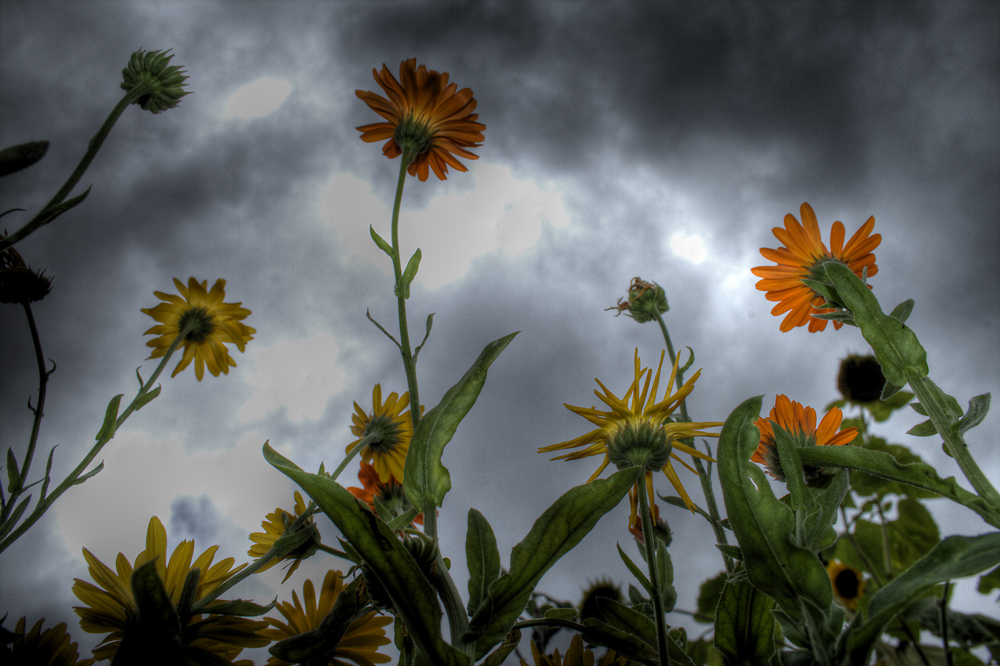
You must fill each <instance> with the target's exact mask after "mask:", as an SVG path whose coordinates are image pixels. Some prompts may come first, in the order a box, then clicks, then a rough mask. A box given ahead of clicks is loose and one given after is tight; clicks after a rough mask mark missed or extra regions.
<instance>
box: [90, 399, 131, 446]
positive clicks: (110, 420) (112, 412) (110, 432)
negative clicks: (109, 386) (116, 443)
mask: <svg viewBox="0 0 1000 666" xmlns="http://www.w3.org/2000/svg"><path fill="white" fill-rule="evenodd" d="M124 395H125V394H124V393H119V394H118V395H116V396H115V397H113V398H111V402H109V403H108V409H107V411H106V412H104V423H103V424H102V425H101V429H100V430H99V431H98V432H97V437H95V438H94V439H96V440H97V441H98V442H109V441H111V439H112V438H113V437H114V436H115V430H116V429H117V428H118V406H119V405H120V404H121V401H122V396H124Z"/></svg>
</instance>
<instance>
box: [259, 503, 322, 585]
mask: <svg viewBox="0 0 1000 666" xmlns="http://www.w3.org/2000/svg"><path fill="white" fill-rule="evenodd" d="M306 508H307V507H306V503H305V501H304V500H303V499H302V493H300V492H299V491H297V490H296V491H295V508H294V513H290V512H288V511H285V510H284V509H282V508H281V507H278V508H276V509H275V510H274V511H272V512H271V513H269V514H267V516H266V517H265V520H264V522H262V523H261V524H260V526H261V527H263V528H264V531H263V532H253V533H252V534H251V535H250V540H251V541H253V542H254V545H253V546H251V547H250V550H248V551H247V555H249V556H250V557H253V558H255V559H256V558H258V557H262V556H263V555H266V554H267V552H268V551H269V550H271V548H273V547H274V544H275V542H276V541H277V540H278V539H280V538H281V537H282V536H284V534H285V530H287V529H288V528H289V527H290V526H291V525H292V523H294V522H295V520H296V519H297V518H298V517H299V516H301V515H302V514H303V513H305V511H306ZM301 530H308V531H309V534H310V536H309V537H308V538H307V539H306V541H304V542H303V543H302V545H300V546H298V547H297V548H295V549H294V550H292V551H291V552H289V553H286V554H285V555H282V556H280V557H275V558H274V559H273V560H271V561H270V562H268V563H267V564H265V565H264V566H263V567H261V568H260V569H258V571H267V570H268V569H270V568H271V567H273V566H274V565H275V564H277V563H278V562H289V566H288V571H287V572H286V573H285V577H284V578H283V579H282V580H281V582H282V583H284V582H285V581H286V580H288V579H289V577H290V576H291V575H292V574H293V573H295V570H296V569H298V568H299V564H301V563H302V560H304V559H306V558H308V557H310V556H312V554H313V553H315V552H316V550H317V545H318V544H319V543H320V535H319V530H318V529H317V528H316V522H315V521H314V520H313V519H312V518H307V519H306V521H305V522H304V523H303V524H302V526H301V527H299V531H301Z"/></svg>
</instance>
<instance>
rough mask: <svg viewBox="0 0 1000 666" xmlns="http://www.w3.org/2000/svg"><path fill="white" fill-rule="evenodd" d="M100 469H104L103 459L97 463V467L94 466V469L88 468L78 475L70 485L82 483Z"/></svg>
mask: <svg viewBox="0 0 1000 666" xmlns="http://www.w3.org/2000/svg"><path fill="white" fill-rule="evenodd" d="M102 469H104V461H103V460H102V461H101V462H100V463H98V465H97V467H95V468H94V469H92V470H90V471H89V472H87V473H86V474H84V475H83V476H81V477H78V478H77V479H75V480H74V481H73V483H72V485H74V486H78V485H80V484H81V483H83V482H84V481H86V480H87V479H89V478H90V477H92V476H96V475H97V474H98V473H99V472H100V471H101V470H102Z"/></svg>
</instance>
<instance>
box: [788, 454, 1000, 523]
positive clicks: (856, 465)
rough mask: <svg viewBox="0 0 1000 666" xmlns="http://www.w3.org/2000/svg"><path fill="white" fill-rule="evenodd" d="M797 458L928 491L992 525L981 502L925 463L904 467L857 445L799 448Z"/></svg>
mask: <svg viewBox="0 0 1000 666" xmlns="http://www.w3.org/2000/svg"><path fill="white" fill-rule="evenodd" d="M799 456H800V457H801V459H802V462H803V463H805V464H809V465H818V466H821V467H845V468H847V469H850V470H858V471H861V472H866V473H868V474H874V475H875V476H879V477H882V478H884V479H888V480H890V481H898V482H900V483H905V484H908V485H911V486H915V487H917V488H922V489H924V490H929V491H931V492H934V493H937V494H938V495H943V496H944V497H947V498H948V499H950V500H953V501H955V502H958V503H959V504H962V505H964V506H966V507H968V508H970V509H972V510H973V511H975V512H976V513H978V514H979V515H980V516H982V517H983V518H984V519H986V520H987V522H990V524H992V520H993V517H992V512H991V511H990V508H989V505H988V504H987V503H986V502H985V501H984V500H982V499H981V498H979V497H978V496H977V495H974V494H973V493H970V492H969V491H967V490H965V489H964V488H962V487H960V486H959V485H958V482H957V481H955V478H954V477H948V478H947V479H942V478H941V477H939V476H938V474H937V471H936V470H935V469H934V468H933V467H931V466H930V465H927V464H924V463H910V464H906V465H904V464H901V463H900V462H899V461H897V460H896V459H895V458H893V457H892V456H891V455H890V454H888V453H886V452H884V451H876V450H871V449H862V448H859V447H856V446H817V447H813V448H809V449H799Z"/></svg>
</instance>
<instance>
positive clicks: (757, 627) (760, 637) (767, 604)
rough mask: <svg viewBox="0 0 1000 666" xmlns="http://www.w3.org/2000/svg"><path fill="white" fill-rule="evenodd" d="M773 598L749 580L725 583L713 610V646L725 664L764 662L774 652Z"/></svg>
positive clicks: (750, 665)
mask: <svg viewBox="0 0 1000 666" xmlns="http://www.w3.org/2000/svg"><path fill="white" fill-rule="evenodd" d="M773 608H774V599H772V598H771V597H769V596H767V595H766V594H764V593H763V592H761V591H760V590H758V589H757V588H756V587H754V586H753V585H752V584H751V583H750V581H748V580H746V579H744V580H741V581H739V582H736V583H727V584H726V586H725V588H723V590H722V596H721V598H720V599H719V605H718V608H717V609H716V611H715V649H716V650H718V651H719V652H721V653H722V654H723V655H724V658H725V662H726V664H727V666H736V665H737V664H738V665H739V666H757V665H761V666H763V665H764V664H767V663H768V661H769V660H770V659H771V657H772V656H773V655H774V616H773V615H771V610H772V609H773Z"/></svg>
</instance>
